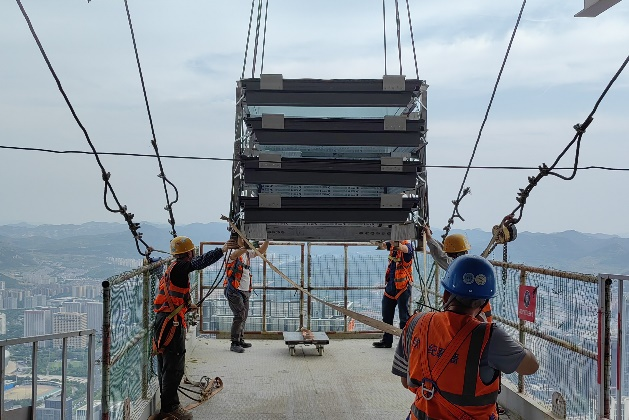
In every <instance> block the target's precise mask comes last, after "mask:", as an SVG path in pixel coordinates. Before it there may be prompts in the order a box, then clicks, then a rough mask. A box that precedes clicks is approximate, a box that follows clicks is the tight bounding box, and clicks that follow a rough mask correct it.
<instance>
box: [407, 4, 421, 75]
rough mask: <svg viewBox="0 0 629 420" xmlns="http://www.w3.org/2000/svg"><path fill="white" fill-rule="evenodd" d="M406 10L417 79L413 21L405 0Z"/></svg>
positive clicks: (417, 70) (417, 69)
mask: <svg viewBox="0 0 629 420" xmlns="http://www.w3.org/2000/svg"><path fill="white" fill-rule="evenodd" d="M406 12H407V13H408V27H409V29H410V31H411V44H412V45H413V60H414V61H415V76H416V77H417V80H419V68H418V67H417V53H416V52H415V36H414V35H413V23H412V21H411V8H410V6H409V4H408V0H406Z"/></svg>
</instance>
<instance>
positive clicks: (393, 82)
mask: <svg viewBox="0 0 629 420" xmlns="http://www.w3.org/2000/svg"><path fill="white" fill-rule="evenodd" d="M382 90H385V91H395V92H402V91H405V90H406V76H404V75H388V74H387V75H384V76H382Z"/></svg>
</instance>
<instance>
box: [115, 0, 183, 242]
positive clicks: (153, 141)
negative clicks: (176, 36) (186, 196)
mask: <svg viewBox="0 0 629 420" xmlns="http://www.w3.org/2000/svg"><path fill="white" fill-rule="evenodd" d="M124 5H125V9H126V11H127V21H128V22H129V30H130V32H131V40H132V41H133V51H134V53H135V61H136V63H137V65H138V73H139V75H140V83H141V84H142V93H143V94H144V103H145V105H146V113H147V114H148V118H149V125H150V126H151V135H152V139H151V145H152V146H153V149H154V150H155V157H156V158H157V162H158V164H159V174H158V175H157V176H158V177H159V178H161V180H162V184H163V185H164V195H165V196H166V207H164V210H166V211H168V215H169V219H168V223H170V226H171V228H172V231H171V232H170V234H171V235H172V236H173V238H174V237H176V236H177V231H176V229H175V216H174V215H173V208H172V205H173V204H175V203H176V202H177V201H179V191H177V187H175V184H173V183H172V182H171V181H170V180H169V179H168V178H167V177H166V174H165V173H164V166H163V165H162V159H161V157H160V155H159V149H158V147H157V138H156V136H155V127H154V126H153V117H152V116H151V108H150V106H149V100H148V96H147V94H146V86H145V84H144V75H143V74H142V66H141V65H140V55H139V54H138V46H137V44H136V41H135V33H134V31H133V24H132V23H131V13H130V12H129V3H128V1H127V0H124ZM167 183H168V184H169V185H170V186H171V187H173V189H174V190H175V199H174V200H173V201H170V198H169V196H168V187H167V185H166V184H167Z"/></svg>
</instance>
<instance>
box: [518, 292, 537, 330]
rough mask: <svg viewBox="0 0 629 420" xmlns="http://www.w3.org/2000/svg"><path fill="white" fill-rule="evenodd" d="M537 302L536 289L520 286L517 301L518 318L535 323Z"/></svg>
mask: <svg viewBox="0 0 629 420" xmlns="http://www.w3.org/2000/svg"><path fill="white" fill-rule="evenodd" d="M536 301H537V287H533V286H520V298H519V299H518V318H520V319H523V320H525V321H531V322H535V303H536Z"/></svg>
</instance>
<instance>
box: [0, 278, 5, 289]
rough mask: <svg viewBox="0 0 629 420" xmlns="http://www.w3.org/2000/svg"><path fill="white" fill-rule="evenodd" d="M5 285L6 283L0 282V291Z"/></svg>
mask: <svg viewBox="0 0 629 420" xmlns="http://www.w3.org/2000/svg"><path fill="white" fill-rule="evenodd" d="M5 285H6V283H5V282H4V280H0V290H4V286H5Z"/></svg>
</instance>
